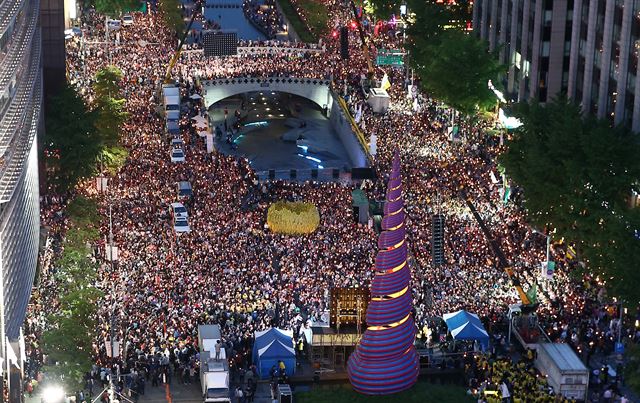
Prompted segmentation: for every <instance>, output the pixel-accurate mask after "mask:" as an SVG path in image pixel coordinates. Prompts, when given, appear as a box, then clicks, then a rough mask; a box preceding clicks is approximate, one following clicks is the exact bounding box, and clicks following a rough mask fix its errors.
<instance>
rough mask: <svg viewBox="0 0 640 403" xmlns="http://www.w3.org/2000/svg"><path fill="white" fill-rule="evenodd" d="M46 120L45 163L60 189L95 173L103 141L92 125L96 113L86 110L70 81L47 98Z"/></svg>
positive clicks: (66, 187) (67, 187)
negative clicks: (69, 83)
mask: <svg viewBox="0 0 640 403" xmlns="http://www.w3.org/2000/svg"><path fill="white" fill-rule="evenodd" d="M46 117H47V118H46V120H45V129H46V130H45V139H44V143H45V147H44V150H45V151H44V155H45V158H44V160H45V163H46V165H47V168H48V169H50V170H52V171H53V174H52V175H50V177H52V178H55V179H54V183H53V184H54V185H55V186H57V187H58V188H59V189H60V190H62V191H65V190H68V189H72V188H73V187H75V185H76V184H77V183H78V181H79V180H80V179H82V178H88V177H91V176H92V175H93V174H94V173H95V167H96V158H97V156H98V154H99V153H100V149H101V145H102V142H101V140H100V136H99V134H98V133H97V131H96V129H95V122H96V117H97V114H96V113H95V112H93V111H89V109H88V108H87V105H86V104H85V103H84V101H83V99H82V98H81V97H80V96H79V94H78V93H77V92H76V91H75V90H74V89H73V88H71V87H70V86H69V85H65V86H64V87H63V88H62V90H61V91H60V93H58V94H57V95H56V96H54V97H51V98H49V99H48V102H47V115H46Z"/></svg>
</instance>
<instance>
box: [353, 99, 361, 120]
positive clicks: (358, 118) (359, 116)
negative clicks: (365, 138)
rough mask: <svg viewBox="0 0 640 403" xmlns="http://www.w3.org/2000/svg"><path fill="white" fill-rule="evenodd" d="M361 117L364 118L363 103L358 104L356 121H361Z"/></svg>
mask: <svg viewBox="0 0 640 403" xmlns="http://www.w3.org/2000/svg"><path fill="white" fill-rule="evenodd" d="M360 119H362V104H361V103H359V104H358V106H356V117H355V119H354V120H355V121H356V123H360Z"/></svg>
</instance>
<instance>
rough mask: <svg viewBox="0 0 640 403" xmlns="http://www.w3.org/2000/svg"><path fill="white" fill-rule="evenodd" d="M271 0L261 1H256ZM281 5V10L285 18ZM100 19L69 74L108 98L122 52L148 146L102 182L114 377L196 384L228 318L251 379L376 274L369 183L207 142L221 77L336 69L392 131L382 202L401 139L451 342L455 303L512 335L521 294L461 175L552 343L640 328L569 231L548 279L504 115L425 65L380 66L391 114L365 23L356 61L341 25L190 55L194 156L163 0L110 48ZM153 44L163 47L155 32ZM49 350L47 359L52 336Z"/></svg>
mask: <svg viewBox="0 0 640 403" xmlns="http://www.w3.org/2000/svg"><path fill="white" fill-rule="evenodd" d="M341 3H342V2H339V1H333V0H327V1H326V4H327V6H328V8H329V10H330V14H329V15H330V16H331V18H330V20H331V21H330V24H331V25H332V26H335V25H339V24H344V23H346V21H348V20H349V10H348V9H346V8H344V7H343V6H342V5H341ZM256 5H258V4H257V3H255V4H254V3H253V2H249V6H248V7H249V8H250V9H253V8H254V7H255V6H256ZM260 9H261V7H258V10H260ZM265 18H266V19H267V20H268V21H271V17H270V16H265ZM83 21H84V25H83V27H82V30H83V34H84V38H85V43H84V44H83V45H82V46H81V42H80V41H79V40H77V39H73V40H71V41H69V42H68V44H67V70H68V77H69V81H70V82H71V83H72V84H73V85H74V86H75V87H76V88H78V90H79V91H80V92H81V93H82V94H83V96H85V98H86V99H87V101H88V102H91V101H92V91H91V83H92V77H93V76H94V74H95V72H96V71H97V70H98V69H99V68H101V67H104V66H105V65H106V64H108V63H109V60H111V62H112V63H113V64H115V65H116V66H118V67H119V68H120V69H121V70H122V71H123V73H124V78H123V80H122V83H121V87H122V91H123V96H124V97H125V99H126V108H127V112H128V113H129V119H128V121H127V122H126V124H125V127H124V128H123V130H122V140H121V141H122V144H123V145H124V146H125V147H126V148H127V149H128V150H129V152H130V154H129V158H128V159H127V163H126V165H125V166H124V167H123V168H122V170H121V171H120V172H119V173H118V174H117V175H116V176H114V177H113V178H112V179H111V180H110V184H109V189H108V194H107V195H102V196H100V195H99V196H98V197H100V198H101V199H100V200H101V209H102V213H103V214H104V215H105V216H106V215H107V213H108V211H109V210H110V209H111V211H112V215H113V231H114V239H115V243H116V244H117V245H118V246H119V248H120V256H119V261H118V262H117V265H116V267H115V269H113V270H112V269H111V267H110V266H109V265H107V264H102V265H101V266H100V269H99V273H98V278H99V282H100V285H101V287H102V288H103V289H104V290H105V296H104V298H103V299H102V301H101V303H100V304H99V308H98V322H99V326H98V328H97V329H96V341H100V340H104V339H105V337H107V336H108V335H109V331H110V323H111V321H112V320H113V319H115V322H116V332H117V333H118V336H117V337H116V338H117V339H119V340H124V341H125V349H124V350H125V353H124V356H123V358H122V360H120V362H118V363H115V362H113V361H112V360H110V359H109V358H108V357H107V354H106V347H105V345H104V344H103V343H101V342H96V343H95V351H94V354H95V357H96V368H95V369H94V371H93V372H94V374H93V375H94V376H93V378H92V379H102V378H103V377H102V375H101V374H102V371H103V369H102V368H109V369H108V370H106V371H107V372H108V371H111V370H113V371H114V370H115V369H114V368H115V367H114V366H115V365H116V364H117V365H118V366H119V367H120V371H121V373H124V374H130V375H131V376H129V377H127V378H126V379H127V381H126V382H127V384H126V385H124V386H127V387H128V388H129V389H132V390H134V391H135V392H136V393H138V394H143V393H144V385H145V382H149V381H150V382H152V384H158V383H161V382H167V381H168V377H171V376H174V377H176V376H177V377H179V379H180V380H181V381H183V382H190V381H191V380H192V379H193V376H194V371H196V370H197V365H198V362H197V351H198V346H197V325H198V324H202V323H218V324H220V325H221V327H222V333H223V338H224V342H225V346H226V348H227V352H228V353H227V355H228V356H229V357H230V362H231V367H232V369H233V370H234V374H236V375H237V376H241V375H240V370H241V369H243V368H248V367H249V364H250V363H249V361H248V360H249V356H250V354H249V352H250V351H251V342H252V338H253V334H254V332H255V331H258V330H264V329H266V328H268V327H270V326H279V327H282V328H287V329H293V330H294V335H295V336H296V340H298V337H299V336H298V335H300V334H301V332H302V329H303V328H304V326H305V324H307V323H314V322H316V321H320V320H324V319H326V311H327V309H328V301H329V290H330V289H331V288H332V287H351V286H354V287H355V286H357V287H366V286H368V284H369V280H370V278H371V270H370V268H371V267H372V265H373V263H374V258H375V254H376V233H375V230H374V228H372V227H369V226H367V225H361V224H357V223H356V222H354V220H353V218H352V210H351V191H352V190H353V186H352V185H351V184H347V183H319V182H306V183H296V182H281V181H273V182H269V183H267V184H259V183H258V182H257V180H256V177H255V175H254V173H253V171H252V170H251V168H250V166H249V164H248V162H247V161H246V160H245V159H241V158H240V159H238V158H234V157H231V156H226V155H223V154H221V153H218V152H215V151H214V152H213V153H211V154H208V153H207V152H206V146H205V141H204V139H203V138H202V137H200V136H199V135H198V134H197V130H196V128H195V127H194V125H193V124H192V118H193V117H194V116H197V115H204V114H205V113H206V112H207V111H206V109H205V105H202V103H201V101H200V100H193V99H192V98H190V96H191V95H193V94H196V93H201V92H202V81H203V80H207V79H212V78H220V77H239V76H256V77H257V76H274V75H279V76H295V77H305V78H311V77H318V78H329V79H332V80H333V83H334V84H333V87H334V89H335V90H336V92H337V93H338V94H340V95H341V96H343V97H344V99H345V100H346V101H347V104H348V106H349V107H350V108H351V110H352V111H353V112H354V115H355V114H356V113H355V112H356V111H361V112H359V113H358V114H360V116H359V118H358V124H359V126H360V128H361V129H362V131H363V132H364V134H365V136H366V137H367V138H370V136H371V135H373V134H375V135H376V137H377V155H376V156H375V161H376V168H377V172H378V173H379V174H380V178H379V179H380V180H378V181H375V182H373V183H371V184H369V185H368V186H366V187H365V191H366V192H367V195H368V197H369V198H370V199H372V200H382V199H383V198H384V191H385V189H384V179H385V178H384V172H387V171H388V169H389V165H390V161H391V155H392V151H393V150H395V149H398V150H399V151H400V155H401V161H402V169H403V178H404V181H405V183H404V189H406V190H405V200H406V202H405V205H406V207H405V209H406V212H407V217H408V218H407V228H408V239H409V242H410V252H411V263H412V275H413V281H412V284H413V296H414V300H415V303H414V305H415V322H416V326H417V328H418V329H419V330H420V332H419V338H420V340H421V341H423V342H424V343H426V344H430V343H432V342H436V341H438V340H439V338H438V337H437V335H438V334H443V333H446V328H444V327H443V325H442V321H441V319H440V318H441V317H442V315H443V314H444V313H447V312H453V311H456V310H458V309H466V310H468V311H470V312H475V313H477V314H478V315H480V317H481V318H482V319H483V321H484V323H485V324H486V326H487V328H488V330H490V332H491V333H494V334H500V333H501V332H502V333H504V327H502V326H501V325H502V323H503V322H504V315H505V312H506V308H507V306H508V305H509V304H514V303H517V302H518V301H519V300H518V295H517V293H516V292H515V291H514V289H513V287H512V284H511V282H510V280H509V278H508V277H507V275H506V274H505V273H504V271H503V270H502V268H501V267H500V265H499V264H498V262H497V259H496V258H495V257H494V254H493V253H492V251H491V249H490V247H489V244H488V242H487V240H486V238H485V236H484V234H483V233H482V231H481V229H480V227H479V226H478V224H477V223H476V221H475V219H474V218H473V216H472V215H471V212H470V211H469V209H468V208H467V207H466V205H465V203H464V201H463V200H462V199H461V198H460V190H461V189H464V190H465V191H466V194H467V196H468V197H469V198H470V199H471V200H472V201H473V203H474V205H475V207H476V209H477V210H478V211H479V213H480V215H481V216H482V217H483V218H484V220H485V221H486V222H487V225H488V226H489V228H490V230H491V232H492V234H493V235H494V237H495V238H496V239H497V241H498V243H499V244H500V245H501V247H502V248H503V250H504V252H505V255H506V256H508V257H509V259H510V260H511V263H512V265H513V267H514V270H515V272H516V274H517V276H518V277H519V278H520V279H521V281H523V282H527V283H529V284H537V288H538V290H539V292H538V298H539V299H540V302H541V306H540V308H539V311H538V312H539V318H540V323H541V325H542V326H543V328H544V329H545V331H546V332H547V334H549V336H550V337H551V338H552V340H563V341H566V342H568V343H570V344H571V345H572V346H573V347H574V348H575V349H576V351H579V352H585V358H586V359H587V360H588V358H589V357H588V356H589V355H592V354H595V353H601V352H610V351H612V349H613V344H612V340H614V339H615V338H616V337H617V335H618V333H619V332H620V329H623V330H622V331H623V332H624V334H623V335H622V336H624V337H625V338H626V337H629V338H633V340H634V341H636V342H637V341H638V340H637V339H638V338H640V334H632V333H630V332H631V330H630V329H628V328H627V327H620V326H618V322H616V321H617V320H618V319H617V318H618V316H619V315H618V314H619V311H618V310H619V309H620V307H619V306H609V305H606V302H607V299H606V295H605V294H604V292H603V291H602V290H603V289H604V288H603V284H602V283H601V282H600V280H599V279H595V278H583V279H582V280H580V281H576V280H573V279H571V277H570V273H571V272H572V268H573V266H574V265H575V264H576V263H575V262H572V261H571V259H569V258H568V257H566V256H565V252H564V250H565V249H564V247H563V246H560V245H557V246H554V247H553V248H552V251H551V252H552V258H553V259H554V260H555V261H556V263H557V269H556V271H555V274H554V276H553V279H551V280H541V279H540V263H541V262H542V261H544V260H545V259H546V257H545V253H546V252H545V246H546V237H545V236H543V235H541V234H540V233H539V232H538V231H536V230H534V229H533V228H531V227H530V226H529V225H528V224H527V223H526V221H525V218H524V215H523V213H522V211H521V210H520V209H519V207H518V204H517V200H518V197H519V191H518V189H513V191H512V192H511V200H509V201H507V202H505V201H504V195H505V189H504V188H503V186H502V182H501V181H500V182H499V181H496V180H493V179H494V177H496V176H497V177H499V173H498V167H497V165H496V156H497V155H498V154H499V153H500V152H501V151H502V147H503V146H502V142H501V141H500V139H499V138H496V137H493V136H491V135H490V134H489V132H488V131H487V130H486V129H487V128H488V127H487V124H486V123H481V122H476V121H473V120H469V119H466V118H461V117H456V116H455V114H454V113H453V112H452V111H451V110H448V109H446V108H444V107H443V106H442V105H440V104H439V103H438V102H436V101H434V100H432V99H429V98H428V97H427V96H426V95H425V94H422V93H420V92H419V91H418V92H412V91H410V90H409V84H411V85H418V82H413V80H410V79H408V75H406V74H405V71H404V70H401V69H385V70H382V69H380V68H378V69H377V70H376V71H375V77H374V78H376V79H377V80H380V79H381V78H382V76H383V75H384V74H386V75H387V77H388V78H389V80H390V82H391V84H392V85H391V88H390V89H389V94H390V96H391V98H392V107H391V108H390V109H389V111H387V112H386V113H385V114H384V115H378V114H374V113H373V112H372V110H371V109H370V107H369V106H368V104H367V103H366V98H365V97H366V93H365V91H364V90H363V89H364V88H366V87H367V86H368V85H370V83H369V82H367V80H366V79H365V78H366V73H367V63H366V61H365V60H364V56H363V53H362V49H361V48H360V47H359V46H358V44H357V38H356V36H355V35H356V34H355V33H351V35H353V36H354V37H353V38H352V40H351V41H350V43H351V46H350V54H351V58H350V60H347V61H344V60H341V59H340V58H339V52H337V51H336V49H337V46H338V44H337V43H336V41H335V40H331V39H330V38H325V42H324V44H323V45H322V46H323V47H325V48H326V52H325V53H312V52H305V51H304V50H301V52H300V53H298V54H291V53H286V54H282V55H278V54H276V55H273V54H269V55H259V54H258V55H251V56H244V57H242V58H237V57H222V58H215V59H205V58H204V56H203V55H202V53H201V52H198V51H193V52H185V53H184V54H183V55H182V56H181V58H180V60H179V63H178V64H177V66H176V67H175V69H174V71H173V78H174V79H175V80H176V82H177V83H178V84H179V85H180V88H181V92H182V95H183V97H182V99H183V111H182V118H181V121H180V127H181V133H182V139H183V141H184V143H185V154H186V163H184V164H176V163H172V162H171V160H170V158H169V145H168V144H169V143H168V139H167V138H165V136H164V129H163V128H164V126H163V120H162V118H161V117H160V116H158V115H157V113H156V109H157V106H158V105H159V104H160V103H161V100H160V99H159V97H158V95H157V88H158V87H159V85H160V84H161V82H162V79H163V73H164V72H165V69H166V64H167V63H168V60H169V58H170V57H171V52H172V45H173V44H174V43H175V40H174V38H173V37H172V36H171V34H170V33H169V31H168V30H166V29H165V28H164V27H163V25H162V23H161V22H160V19H159V18H158V17H157V16H156V15H155V14H146V15H143V14H136V15H135V23H134V26H132V27H130V28H129V27H123V28H122V30H121V31H120V43H119V44H109V45H104V44H93V45H92V44H87V43H88V42H89V40H90V39H91V38H104V19H102V18H101V17H99V16H97V15H95V14H88V15H85V16H83ZM278 22H279V23H281V21H279V20H278ZM269 23H271V22H269ZM367 34H368V35H371V36H372V40H371V44H370V46H371V50H372V51H373V48H374V47H375V46H377V45H379V44H381V43H384V44H385V45H386V47H389V48H391V47H394V46H398V44H397V43H396V42H395V41H396V39H395V35H393V34H391V33H390V34H379V35H378V36H373V32H372V31H371V30H369V29H368V30H367ZM141 40H142V41H141ZM151 42H153V43H157V44H159V45H153V46H151V45H146V46H144V45H143V44H144V43H151ZM454 125H455V126H457V127H458V128H459V132H460V133H461V137H460V140H459V141H457V140H456V141H452V139H451V138H450V136H449V134H448V129H449V128H450V127H451V126H454ZM492 175H493V177H492ZM178 181H189V182H191V184H192V187H193V197H192V198H189V199H184V200H183V201H184V203H185V205H186V206H187V209H188V213H189V225H190V227H191V232H190V233H183V234H180V235H177V234H176V233H175V232H174V229H173V225H172V220H171V215H170V211H169V205H170V203H172V202H174V201H176V199H177V197H178V196H177V195H176V190H175V189H176V183H177V182H178ZM246 195H253V196H254V200H255V203H253V204H252V207H251V208H248V209H247V208H243V206H242V200H243V197H245V196H246ZM278 200H304V201H306V202H311V203H314V204H315V205H316V206H317V207H318V210H319V212H320V217H321V224H320V226H319V228H318V230H317V231H316V232H315V233H313V234H310V235H306V236H301V237H289V236H283V235H278V234H273V233H271V232H270V231H269V230H268V229H266V228H265V225H264V224H265V223H264V221H265V219H264V217H265V216H266V209H267V208H268V207H269V205H270V203H271V202H274V201H278ZM52 203H53V202H52ZM46 206H47V207H46V208H44V209H43V212H44V213H45V216H46V217H45V218H44V220H46V221H47V222H49V221H50V225H51V226H52V228H53V231H52V232H54V233H63V230H64V219H63V218H61V216H60V215H59V214H58V212H59V211H60V209H61V208H62V207H63V206H62V205H60V204H59V203H53V204H47V205H46ZM433 214H442V215H444V217H445V222H446V224H445V261H446V262H445V264H443V265H440V266H436V265H434V264H433V262H432V257H431V252H430V251H431V236H432V233H431V217H432V215H433ZM107 224H108V223H107V220H105V223H104V225H103V226H102V228H101V231H102V233H103V235H106V234H107V233H108V232H109V228H108V225H107ZM100 247H101V248H104V245H101V246H100ZM102 255H104V254H102ZM46 290H47V287H44V289H43V291H42V292H43V293H46ZM34 298H36V300H37V299H38V298H40V296H34ZM43 298H49V299H45V300H44V302H47V301H50V298H51V297H47V296H43ZM51 306H53V307H55V305H51ZM36 311H37V309H36ZM113 312H115V318H114V317H113V316H114V314H113ZM36 313H37V312H36ZM36 313H33V314H32V315H30V319H29V320H28V322H27V325H28V326H27V328H28V330H31V331H30V332H28V333H29V334H30V335H31V334H32V335H33V340H32V341H33V342H34V343H36V339H37V336H38V332H40V331H41V329H42V324H41V323H40V321H42V320H44V315H45V314H44V313H42V312H40V314H39V315H38V314H36ZM38 323H40V326H39V327H38V326H37V325H38ZM32 325H33V328H32ZM37 329H40V330H37ZM300 337H301V339H302V336H300ZM303 344H304V342H303ZM33 351H34V357H36V356H37V351H38V349H37V348H34V349H33ZM34 360H35V358H34ZM500 365H502V364H499V363H498V364H496V363H494V364H493V367H491V368H490V369H489V370H487V368H486V366H485V363H484V362H477V363H476V364H475V367H476V368H477V369H478V371H477V372H479V373H480V372H485V373H486V372H487V371H489V372H490V373H489V374H488V375H485V376H484V378H483V379H480V378H481V377H480V376H479V375H478V376H477V377H476V378H477V379H478V384H480V383H482V381H483V380H490V379H491V378H495V377H498V378H501V379H502V378H503V372H505V371H504V369H503V368H502V367H500ZM505 365H507V364H505ZM514 372H515V373H520V372H522V371H514ZM525 372H526V371H525ZM32 376H33V377H35V376H36V375H35V374H32ZM522 376H525V375H522ZM123 382H124V381H123ZM493 382H494V383H496V381H495V380H494V381H493ZM510 382H514V383H523V384H526V385H528V384H529V383H532V382H533V383H532V385H533V386H535V387H536V388H537V386H536V385H537V383H536V382H537V381H535V379H534V378H528V377H526V376H525V378H522V379H520V378H518V379H515V380H511V381H510ZM534 384H536V385H534ZM533 386H532V387H533ZM538 389H539V393H540V394H541V396H542V395H544V393H545V391H544V390H543V389H541V388H538ZM538 389H536V390H538ZM540 401H547V400H540Z"/></svg>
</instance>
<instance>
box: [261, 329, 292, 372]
mask: <svg viewBox="0 0 640 403" xmlns="http://www.w3.org/2000/svg"><path fill="white" fill-rule="evenodd" d="M292 338H293V333H292V332H291V331H288V332H287V331H285V330H281V329H276V328H271V329H269V330H265V331H262V332H256V333H255V341H254V343H253V363H254V364H255V365H256V367H257V368H258V374H259V375H260V377H261V378H268V377H269V373H270V371H271V368H272V367H273V366H274V365H275V366H276V368H277V367H278V361H282V362H284V365H285V368H286V373H287V375H289V376H291V375H293V372H294V370H295V367H296V352H295V350H294V349H293V343H292Z"/></svg>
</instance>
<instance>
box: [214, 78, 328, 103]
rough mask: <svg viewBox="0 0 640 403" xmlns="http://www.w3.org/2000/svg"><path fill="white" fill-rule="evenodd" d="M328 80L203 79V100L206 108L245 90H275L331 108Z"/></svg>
mask: <svg viewBox="0 0 640 403" xmlns="http://www.w3.org/2000/svg"><path fill="white" fill-rule="evenodd" d="M330 84H331V81H330V80H323V79H318V78H294V77H260V78H256V77H239V78H218V79H215V80H204V81H202V86H203V90H204V94H203V96H204V102H205V106H206V107H207V109H208V108H209V107H211V105H213V104H215V103H216V102H218V101H221V100H223V99H225V98H227V97H230V96H233V95H238V94H243V93H246V92H259V91H264V92H267V91H277V92H286V93H289V94H294V95H298V96H301V97H303V98H307V99H309V100H311V101H312V102H314V103H315V104H317V105H318V106H319V107H320V108H325V107H326V108H327V110H328V111H330V110H331V107H332V104H333V99H332V97H331V91H330V89H329V86H330Z"/></svg>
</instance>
